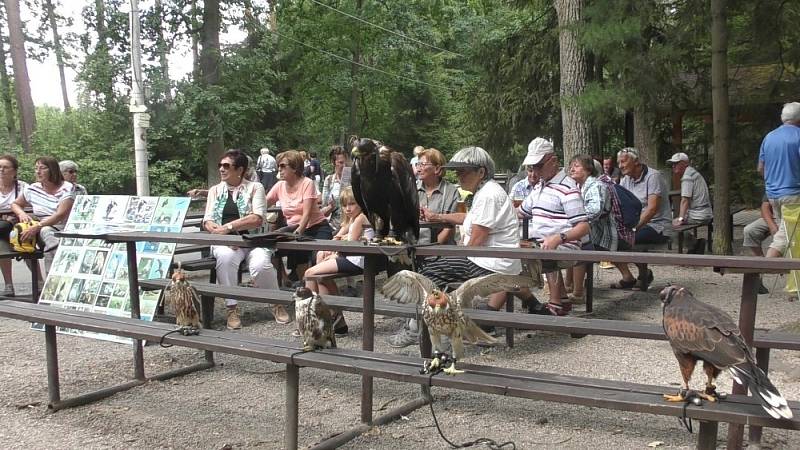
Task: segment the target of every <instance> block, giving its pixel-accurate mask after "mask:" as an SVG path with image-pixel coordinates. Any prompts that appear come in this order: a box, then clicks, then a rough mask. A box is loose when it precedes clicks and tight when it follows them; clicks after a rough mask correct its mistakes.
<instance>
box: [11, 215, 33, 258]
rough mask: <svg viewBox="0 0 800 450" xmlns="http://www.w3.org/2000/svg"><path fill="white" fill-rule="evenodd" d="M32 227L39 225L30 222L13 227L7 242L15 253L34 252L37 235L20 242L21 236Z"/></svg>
mask: <svg viewBox="0 0 800 450" xmlns="http://www.w3.org/2000/svg"><path fill="white" fill-rule="evenodd" d="M34 225H39V222H37V221H35V220H32V221H30V222H20V223H18V224H16V225H14V228H13V229H12V230H11V233H10V234H9V236H8V241H9V242H10V243H11V247H12V248H13V249H14V251H15V252H18V253H33V252H35V251H36V238H37V235H34V236H33V237H32V238H30V239H28V240H22V234H23V233H25V231H27V230H28V229H29V228H30V227H32V226H34Z"/></svg>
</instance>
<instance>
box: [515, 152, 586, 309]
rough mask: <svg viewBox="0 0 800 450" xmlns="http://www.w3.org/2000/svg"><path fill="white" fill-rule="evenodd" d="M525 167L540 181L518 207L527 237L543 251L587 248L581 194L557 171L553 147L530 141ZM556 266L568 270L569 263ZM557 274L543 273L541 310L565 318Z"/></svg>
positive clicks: (566, 305)
mask: <svg viewBox="0 0 800 450" xmlns="http://www.w3.org/2000/svg"><path fill="white" fill-rule="evenodd" d="M525 164H526V165H527V166H528V170H530V171H531V172H533V173H534V174H535V175H536V176H538V177H539V178H540V179H541V180H543V182H542V184H540V185H538V186H537V187H536V189H534V190H533V192H531V194H530V195H529V196H528V197H527V198H526V199H525V201H523V202H522V206H521V207H520V209H521V211H522V213H523V214H527V215H529V216H530V217H531V224H530V229H531V235H530V238H531V239H533V240H535V241H537V242H539V243H540V244H541V248H542V249H545V250H558V249H563V250H580V249H581V248H584V247H586V248H591V244H590V243H589V229H590V227H589V222H588V219H587V217H586V212H585V210H584V207H583V199H582V198H581V191H580V190H579V189H578V187H577V185H576V183H575V180H573V179H572V178H570V177H568V176H567V174H566V172H565V171H564V170H560V169H559V164H558V156H556V154H555V153H554V151H553V144H552V143H551V142H549V141H547V140H545V139H541V138H536V139H534V140H533V142H531V144H530V146H529V147H528V156H527V157H526V158H525ZM560 265H563V266H565V267H572V265H573V264H566V265H564V264H560ZM545 267H546V263H545ZM559 275H560V274H559V271H555V272H550V273H547V284H548V286H549V288H550V301H549V302H548V303H547V304H546V305H545V307H546V308H547V311H548V312H549V313H550V314H552V315H554V316H564V315H567V313H569V311H570V310H571V309H572V304H571V303H569V302H563V301H562V299H564V298H566V297H567V291H566V288H565V287H564V282H563V279H562V278H561V277H560V276H559Z"/></svg>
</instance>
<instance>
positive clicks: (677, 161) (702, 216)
mask: <svg viewBox="0 0 800 450" xmlns="http://www.w3.org/2000/svg"><path fill="white" fill-rule="evenodd" d="M667 164H671V165H672V173H673V174H675V175H678V176H679V177H681V205H680V208H679V211H678V217H676V218H674V219H672V226H674V227H679V226H681V225H686V224H695V223H709V222H711V219H712V218H713V217H714V213H713V212H712V210H711V194H709V192H708V184H707V183H706V180H705V179H704V178H703V175H701V174H700V172H698V171H697V170H695V168H694V167H692V166H691V163H690V161H689V155H687V154H686V153H675V154H674V155H672V158H670V159H668V160H667ZM704 244H705V239H698V240H697V242H696V244H695V245H694V250H692V251H691V253H700V252H702V246H703V245H704ZM690 248H691V247H690Z"/></svg>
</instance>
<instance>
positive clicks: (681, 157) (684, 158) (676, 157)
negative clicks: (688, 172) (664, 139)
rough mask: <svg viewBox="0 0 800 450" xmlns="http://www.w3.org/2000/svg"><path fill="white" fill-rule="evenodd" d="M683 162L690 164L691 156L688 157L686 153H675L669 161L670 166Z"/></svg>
mask: <svg viewBox="0 0 800 450" xmlns="http://www.w3.org/2000/svg"><path fill="white" fill-rule="evenodd" d="M681 161H686V162H688V161H689V155H687V154H686V153H675V154H674V155H672V158H670V159H668V160H667V162H668V163H670V164H674V163H677V162H681Z"/></svg>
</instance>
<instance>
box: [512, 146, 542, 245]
mask: <svg viewBox="0 0 800 450" xmlns="http://www.w3.org/2000/svg"><path fill="white" fill-rule="evenodd" d="M538 139H541V138H538ZM542 140H544V139H542ZM534 142H536V140H535V139H534V140H533V142H531V145H533V143H534ZM528 148H530V145H529V146H528ZM529 153H530V151H529ZM526 162H530V156H526V157H525V159H524V160H523V161H522V166H523V167H524V168H525V173H527V176H526V177H525V178H523V179H521V180H519V181H517V182H516V183H514V186H512V187H511V198H512V199H513V201H514V208H516V209H517V217H519V218H520V219H530V218H531V216H530V215H528V214H525V213H524V212H522V210H521V209H520V206H521V205H522V202H523V201H524V200H525V198H526V197H528V195H530V193H531V192H533V189H534V188H535V187H536V185H537V184H539V174H538V173H537V172H536V171H535V170H533V165H531V164H527V163H526ZM528 236H529V237H530V236H531V223H530V221H528Z"/></svg>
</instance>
